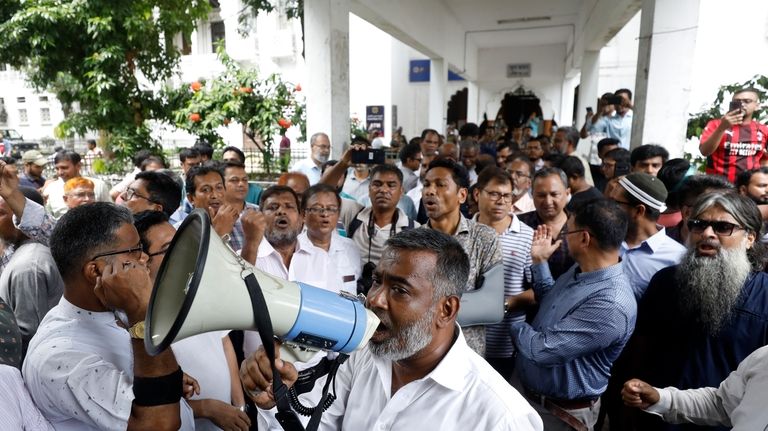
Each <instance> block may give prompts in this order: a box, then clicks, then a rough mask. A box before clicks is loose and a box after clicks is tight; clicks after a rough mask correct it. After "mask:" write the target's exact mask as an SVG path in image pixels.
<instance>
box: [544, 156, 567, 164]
mask: <svg viewBox="0 0 768 431" xmlns="http://www.w3.org/2000/svg"><path fill="white" fill-rule="evenodd" d="M563 159H565V156H564V155H562V154H560V153H549V154H544V156H543V157H542V158H541V160H544V161H545V162H549V164H550V165H552V166H559V165H560V163H561V162H562V161H563Z"/></svg>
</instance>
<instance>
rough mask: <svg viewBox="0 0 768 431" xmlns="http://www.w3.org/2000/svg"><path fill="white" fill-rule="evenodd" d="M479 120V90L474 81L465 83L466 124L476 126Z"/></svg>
mask: <svg viewBox="0 0 768 431" xmlns="http://www.w3.org/2000/svg"><path fill="white" fill-rule="evenodd" d="M479 119H480V89H479V88H478V87H477V83H476V82H475V81H467V122H468V123H475V124H478V122H479Z"/></svg>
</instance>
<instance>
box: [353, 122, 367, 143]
mask: <svg viewBox="0 0 768 431" xmlns="http://www.w3.org/2000/svg"><path fill="white" fill-rule="evenodd" d="M349 137H350V141H351V140H354V139H355V138H363V139H368V132H367V131H366V130H365V126H363V122H362V121H360V119H359V118H355V117H353V118H350V119H349Z"/></svg>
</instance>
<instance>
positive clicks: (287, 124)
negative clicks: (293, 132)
mask: <svg viewBox="0 0 768 431" xmlns="http://www.w3.org/2000/svg"><path fill="white" fill-rule="evenodd" d="M277 124H278V125H279V126H280V127H282V128H283V129H287V128H289V127H291V120H288V119H285V118H280V119H279V120H277Z"/></svg>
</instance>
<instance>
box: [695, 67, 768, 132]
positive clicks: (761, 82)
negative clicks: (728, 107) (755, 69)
mask: <svg viewBox="0 0 768 431" xmlns="http://www.w3.org/2000/svg"><path fill="white" fill-rule="evenodd" d="M745 87H754V88H755V89H756V90H757V91H758V96H759V97H758V99H759V100H761V101H763V103H764V101H765V100H766V95H768V77H767V76H765V75H755V76H754V78H752V79H750V80H748V81H745V82H737V83H734V84H729V85H723V86H721V87H720V89H719V90H718V91H717V97H715V100H714V101H713V102H712V104H711V105H710V106H709V107H708V108H706V109H704V110H703V111H700V112H697V113H695V114H691V118H689V119H688V129H687V131H686V137H688V138H691V137H693V136H701V132H702V131H704V127H706V125H707V123H708V122H709V121H710V120H714V119H718V118H722V116H723V115H724V114H725V113H724V112H723V110H722V106H723V103H724V102H725V97H726V96H730V95H733V94H734V92H736V91H737V90H740V89H742V88H745ZM761 108H762V106H761ZM753 118H755V119H756V120H758V121H760V122H762V123H765V122H766V120H767V119H768V110H765V109H759V110H757V111H756V112H755V114H754V115H753Z"/></svg>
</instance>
